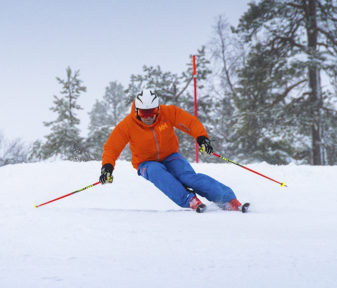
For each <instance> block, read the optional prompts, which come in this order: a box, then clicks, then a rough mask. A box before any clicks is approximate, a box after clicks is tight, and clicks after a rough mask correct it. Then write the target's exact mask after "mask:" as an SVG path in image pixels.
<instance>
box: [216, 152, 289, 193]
mask: <svg viewBox="0 0 337 288" xmlns="http://www.w3.org/2000/svg"><path fill="white" fill-rule="evenodd" d="M213 155H214V156H216V157H219V158H221V159H222V160H225V161H227V162H229V163H232V164H235V165H237V166H239V167H241V168H244V169H246V170H248V171H250V172H253V173H255V174H257V175H260V176H262V177H264V178H267V179H269V180H271V181H273V182H275V183H277V184H280V185H281V187H288V186H287V185H286V184H284V182H279V181H276V180H274V179H272V178H270V177H268V176H266V175H263V174H261V173H259V172H257V171H254V170H253V169H250V168H248V167H246V166H243V165H241V164H239V163H236V162H234V161H232V160H230V159H227V158H225V157H223V156H221V155H219V154H216V153H214V152H213Z"/></svg>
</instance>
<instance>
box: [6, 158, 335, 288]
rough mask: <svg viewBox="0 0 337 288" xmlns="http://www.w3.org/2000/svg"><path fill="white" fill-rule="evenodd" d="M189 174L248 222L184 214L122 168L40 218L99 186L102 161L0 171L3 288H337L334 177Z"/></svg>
mask: <svg viewBox="0 0 337 288" xmlns="http://www.w3.org/2000/svg"><path fill="white" fill-rule="evenodd" d="M193 166H194V168H195V169H196V170H197V172H202V173H207V174H209V175H211V176H213V177H215V178H216V179H218V180H220V181H222V182H223V183H225V184H227V185H228V186H230V187H232V188H233V190H234V191H235V192H236V194H237V196H238V199H239V200H242V201H250V202H251V203H252V209H251V213H248V214H242V213H238V212H224V211H219V210H217V209H216V208H215V207H214V206H212V205H210V206H209V207H210V209H209V212H208V213H205V214H197V213H194V212H192V211H190V210H188V209H182V208H180V207H178V206H176V205H175V204H174V203H172V202H171V201H170V200H169V199H167V198H166V196H164V195H163V194H162V193H161V192H160V191H158V190H156V188H155V187H154V186H153V185H152V184H151V183H150V182H147V181H146V180H144V179H143V178H141V177H139V176H137V174H136V171H135V170H134V169H133V168H132V167H131V164H130V163H128V162H123V161H120V162H118V164H117V167H116V170H115V173H114V175H115V178H114V183H113V184H112V185H105V186H101V185H97V186H95V187H93V188H90V189H88V190H85V191H83V192H80V193H77V194H75V195H72V196H70V197H67V198H65V199H62V200H59V201H57V202H54V203H51V204H49V205H46V206H43V207H41V208H38V209H35V208H34V207H33V206H34V205H35V204H40V203H43V202H45V201H48V200H51V199H53V198H56V197H58V196H61V195H64V194H67V193H69V192H72V191H74V190H77V189H79V188H82V187H84V186H87V185H90V184H92V183H94V182H96V181H97V178H98V174H99V170H100V163H99V162H86V163H72V162H65V161H59V162H52V163H47V162H43V163H35V164H20V165H9V166H4V167H1V168H0V185H1V190H0V199H1V201H0V227H1V229H0V287H1V288H12V287H18V288H19V287H20V288H21V287H34V288H39V287H48V288H54V287H62V288H65V287H69V288H70V287H71V288H74V287H95V288H96V287H97V288H100V287H227V288H231V287H240V288H244V287H259V288H261V287H282V288H283V287H297V288H298V287H305V288H308V287H320V288H324V287H336V282H337V272H336V271H337V245H336V243H337V209H336V206H337V191H336V175H337V167H309V166H296V165H288V166H278V167H277V166H270V165H267V164H254V165H248V166H249V167H251V168H253V169H256V170H257V171H260V172H262V173H264V174H266V175H268V176H270V177H272V178H274V179H276V180H278V181H285V183H286V184H288V186H289V187H288V188H281V187H280V186H279V185H277V184H275V183H273V182H271V181H268V180H266V179H264V178H262V177H259V176H257V175H255V174H253V173H250V172H248V171H246V170H244V169H242V168H240V167H237V166H234V165H231V164H198V165H197V164H194V165H193ZM203 200H204V199H203ZM204 201H205V202H206V203H207V201H206V200H204Z"/></svg>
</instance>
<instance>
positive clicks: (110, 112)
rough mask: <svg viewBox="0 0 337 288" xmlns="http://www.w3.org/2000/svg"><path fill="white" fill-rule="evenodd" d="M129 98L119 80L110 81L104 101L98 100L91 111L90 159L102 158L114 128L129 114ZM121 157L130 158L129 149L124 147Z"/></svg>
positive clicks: (88, 140)
mask: <svg viewBox="0 0 337 288" xmlns="http://www.w3.org/2000/svg"><path fill="white" fill-rule="evenodd" d="M128 109H129V107H127V98H126V94H125V92H124V88H123V86H122V85H121V84H119V83H117V82H110V83H109V86H107V87H106V88H105V94H104V96H103V100H102V101H98V100H96V103H95V104H94V107H93V108H92V110H91V111H90V112H89V115H90V124H89V136H88V139H87V142H88V146H89V151H90V159H93V160H101V158H102V153H103V148H104V144H105V142H106V141H107V139H108V137H109V135H110V133H111V131H112V129H113V128H114V127H115V126H116V125H117V124H118V123H119V122H120V121H121V120H122V119H123V118H124V117H125V116H126V115H127V112H129V111H128ZM120 159H130V153H129V152H128V149H124V151H123V153H122V155H121V156H120Z"/></svg>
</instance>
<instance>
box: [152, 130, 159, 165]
mask: <svg viewBox="0 0 337 288" xmlns="http://www.w3.org/2000/svg"><path fill="white" fill-rule="evenodd" d="M151 129H152V132H153V136H154V140H155V141H156V145H157V154H158V161H160V156H159V145H158V141H157V136H156V133H155V132H154V129H153V127H152V125H151Z"/></svg>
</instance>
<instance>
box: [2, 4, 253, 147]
mask: <svg viewBox="0 0 337 288" xmlns="http://www.w3.org/2000/svg"><path fill="white" fill-rule="evenodd" d="M249 2H251V0H236V1H231V0H191V1H187V0H170V1H167V0H166V1H162V0H155V1H149V0H146V1H145V0H138V1H137V0H115V1H113V0H110V1H108V0H94V1H91V0H83V1H80V0H22V1H18V0H0V39H1V42H0V97H1V101H0V103H1V108H0V131H1V132H2V134H3V135H4V136H5V138H9V139H13V138H16V137H20V138H23V140H25V141H33V140H35V139H43V136H45V135H47V134H48V133H49V128H46V127H44V125H43V121H51V120H54V119H55V118H56V116H55V114H54V113H53V112H51V111H50V110H49V108H50V107H51V106H52V105H53V95H59V91H60V85H59V84H57V81H56V77H60V78H65V75H66V74H65V69H66V67H68V66H70V67H71V68H72V69H75V70H80V79H82V80H83V82H84V83H83V84H84V85H85V86H86V87H87V93H85V94H83V95H82V96H81V97H80V98H79V101H78V104H80V105H81V106H82V107H83V108H84V110H83V111H82V112H81V113H80V114H79V116H80V118H81V122H82V124H81V129H82V131H83V132H82V133H83V134H84V135H83V136H85V133H86V131H85V130H86V127H87V126H88V124H89V117H88V115H87V113H88V112H89V111H90V110H91V108H92V106H93V104H94V102H95V100H96V99H101V98H102V96H103V94H104V91H105V87H106V86H108V84H109V82H110V81H119V82H120V83H122V84H123V85H125V86H126V85H127V84H128V81H129V77H130V75H131V74H137V73H141V72H142V66H143V65H160V66H161V68H162V69H163V70H165V71H170V72H174V73H181V72H182V71H183V70H184V69H185V65H186V63H187V61H188V60H189V58H188V57H189V55H191V54H194V53H196V51H197V49H199V48H200V47H201V46H202V45H204V44H206V43H207V42H208V41H209V40H210V38H211V37H212V30H213V28H212V27H213V25H214V24H215V22H216V19H217V17H218V16H219V15H225V16H226V17H227V20H228V21H229V22H230V23H231V24H233V25H235V24H237V21H238V19H239V17H240V16H241V15H242V14H243V13H244V12H245V11H246V10H247V9H248V3H249Z"/></svg>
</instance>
